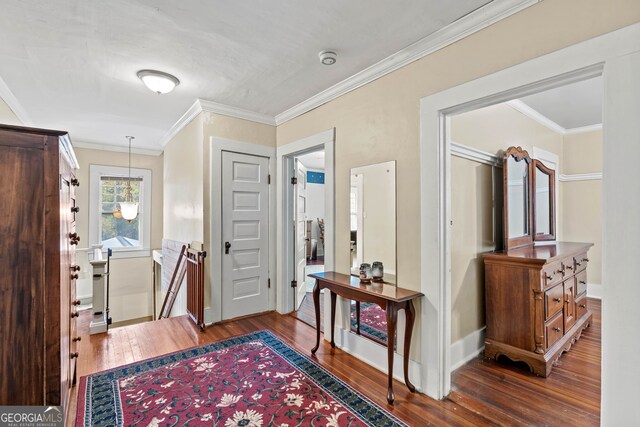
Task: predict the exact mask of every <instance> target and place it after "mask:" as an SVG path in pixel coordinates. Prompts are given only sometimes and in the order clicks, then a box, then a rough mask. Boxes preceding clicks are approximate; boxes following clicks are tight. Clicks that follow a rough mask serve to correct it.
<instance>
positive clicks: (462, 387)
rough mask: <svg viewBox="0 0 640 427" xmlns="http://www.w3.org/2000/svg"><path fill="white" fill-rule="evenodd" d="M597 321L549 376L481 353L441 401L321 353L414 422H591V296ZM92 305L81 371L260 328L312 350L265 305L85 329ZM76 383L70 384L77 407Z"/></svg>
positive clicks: (286, 319) (289, 319)
mask: <svg viewBox="0 0 640 427" xmlns="http://www.w3.org/2000/svg"><path fill="white" fill-rule="evenodd" d="M589 306H590V309H591V310H592V311H593V313H594V321H593V324H592V325H591V327H589V328H587V329H586V331H585V332H584V333H583V334H582V337H581V338H580V340H579V341H577V342H576V343H575V344H574V346H573V347H572V349H571V351H570V352H568V353H565V354H564V355H563V356H562V357H561V358H560V360H559V362H558V364H557V365H556V367H555V368H554V370H553V372H552V373H551V375H550V376H549V377H548V378H539V377H536V376H534V375H532V374H530V373H529V371H528V369H526V368H524V367H522V366H521V365H519V364H515V363H507V362H505V363H503V362H501V363H496V362H492V361H485V360H483V359H482V358H481V357H479V358H477V359H474V360H472V361H471V362H470V363H468V364H467V365H465V366H463V367H461V368H460V369H458V370H457V371H455V372H454V374H453V378H452V388H453V391H452V392H451V394H450V395H449V397H448V398H447V399H445V400H442V401H437V400H433V399H430V398H428V397H426V396H425V395H421V394H412V393H410V392H409V391H408V390H407V388H406V387H405V386H404V385H403V384H402V383H400V382H396V383H395V386H394V390H395V392H396V403H395V405H389V404H387V401H386V374H385V373H383V372H380V371H378V370H376V369H374V368H372V367H370V366H369V365H366V364H365V363H363V362H361V361H360V360H358V359H356V358H354V357H352V356H350V355H349V354H347V353H345V352H343V351H341V350H339V349H332V348H331V346H330V345H329V344H328V343H327V342H326V341H323V342H322V343H321V345H320V348H319V349H318V352H317V358H316V360H317V361H318V363H320V364H321V365H323V366H324V367H325V368H327V369H329V370H330V371H331V372H333V373H334V374H335V375H336V376H337V377H339V378H340V379H342V380H343V381H345V382H346V383H347V384H349V385H351V386H352V387H354V388H355V389H357V390H359V391H360V392H361V393H363V394H365V395H366V396H367V397H369V398H370V399H371V400H373V401H374V402H376V403H377V404H378V405H380V406H382V407H383V408H386V409H387V410H388V411H390V412H392V413H393V414H395V415H396V416H397V417H398V418H400V419H402V420H404V421H405V422H407V423H408V424H409V425H412V426H427V425H440V426H495V425H535V426H543V425H544V426H570V425H574V426H590V425H594V426H596V425H599V422H600V415H599V414H600V301H594V300H590V301H589ZM90 320H91V319H90V316H89V312H88V311H87V312H83V313H82V314H81V316H80V318H79V325H78V327H79V330H80V332H81V334H82V337H83V339H82V341H81V342H80V346H79V352H80V357H79V359H78V378H79V377H80V376H83V375H87V374H91V373H94V372H98V371H101V370H105V369H109V368H113V367H116V366H119V365H123V364H126V363H132V362H135V361H138V360H142V359H146V358H150V357H154V356H159V355H162V354H166V353H169V352H173V351H177V350H181V349H185V348H189V347H193V346H197V345H202V344H206V343H210V342H212V341H217V340H221V339H224V338H228V337H231V336H234V335H241V334H245V333H249V332H253V331H256V330H260V329H269V330H271V331H273V332H275V333H276V334H278V335H279V336H280V337H281V338H282V339H284V340H285V341H286V342H288V343H289V344H291V345H293V346H294V347H295V348H297V349H298V350H299V351H301V352H303V353H305V354H309V353H310V349H311V347H313V345H314V341H315V333H314V332H315V331H314V329H313V328H311V327H310V326H309V325H307V324H305V323H303V322H300V321H298V320H297V319H295V318H294V317H293V316H289V315H284V316H283V315H280V314H277V313H267V314H263V315H260V316H256V317H252V318H245V319H241V320H237V321H231V322H226V323H222V324H219V325H214V326H210V327H208V328H207V329H206V331H205V332H202V333H201V332H199V330H198V329H197V328H196V327H195V326H194V325H193V323H192V322H191V321H189V320H188V319H187V318H186V317H184V316H183V317H177V318H172V319H163V320H160V321H156V322H147V323H142V324H137V325H130V326H124V327H121V328H115V329H111V330H110V331H109V332H108V333H106V334H100V335H93V336H89V335H88V329H89V322H90ZM76 394H77V387H74V390H73V391H72V407H71V408H69V409H70V410H71V411H72V413H73V414H74V415H75V411H76Z"/></svg>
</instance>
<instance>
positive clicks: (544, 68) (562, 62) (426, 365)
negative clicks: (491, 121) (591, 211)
mask: <svg viewBox="0 0 640 427" xmlns="http://www.w3.org/2000/svg"><path fill="white" fill-rule="evenodd" d="M639 50H640V24H634V25H632V26H629V27H626V28H623V29H620V30H617V31H614V32H612V33H609V34H605V35H603V36H600V37H597V38H594V39H590V40H587V41H584V42H581V43H578V44H576V45H573V46H570V47H567V48H565V49H562V50H559V51H556V52H553V53H550V54H548V55H545V56H542V57H539V58H535V59H532V60H530V61H527V62H524V63H522V64H519V65H516V66H513V67H511V68H508V69H505V70H502V71H499V72H496V73H494V74H491V75H488V76H486V77H482V78H479V79H477V80H473V81H470V82H468V83H464V84H462V85H460V86H456V87H453V88H451V89H447V90H445V91H442V92H439V93H436V94H434V95H431V96H427V97H425V98H422V99H421V101H420V168H421V175H420V182H421V190H420V191H421V264H422V271H423V272H428V273H429V274H423V279H422V283H421V288H422V292H423V293H424V294H425V296H426V297H425V299H424V303H423V310H422V319H421V320H422V328H423V329H422V330H423V334H424V335H423V337H422V348H421V357H422V360H421V361H422V367H423V370H422V372H423V381H422V384H423V388H424V390H425V391H426V393H427V394H428V395H429V396H431V397H433V398H436V399H441V398H443V397H444V396H446V395H447V394H448V393H449V391H450V387H451V363H450V347H451V326H450V325H451V272H450V266H451V262H450V260H451V231H450V220H451V202H450V199H451V179H450V152H451V141H450V135H449V132H448V130H449V119H448V115H450V114H454V113H455V114H458V113H462V112H466V111H471V110H475V109H477V108H482V107H485V106H488V105H493V104H497V103H500V102H504V101H508V100H511V99H515V98H519V97H522V96H525V95H529V94H532V93H535V92H540V91H542V90H546V89H551V88H553V87H557V86H561V85H565V84H568V83H571V82H575V81H579V80H584V79H587V78H590V77H595V76H597V75H603V76H604V81H605V88H604V90H605V95H604V101H605V106H604V109H605V113H606V111H607V110H610V111H613V110H615V111H620V108H619V107H618V108H616V100H617V99H622V98H624V97H625V96H626V95H625V94H624V93H623V92H624V91H623V90H622V87H623V85H620V84H619V83H618V84H617V85H614V84H610V83H609V82H612V80H611V76H612V75H616V74H622V75H624V76H629V75H632V73H631V71H632V70H633V67H634V66H635V65H634V63H633V62H629V61H623V60H621V58H622V57H625V56H626V55H630V54H632V53H634V52H637V51H639ZM625 67H626V68H625ZM636 73H638V70H636ZM637 82H638V77H637V74H636V80H635V83H633V82H632V80H631V79H629V81H628V82H627V84H629V85H631V86H633V84H635V85H638V83H637ZM612 86H616V90H615V91H613V90H611V87H612ZM632 88H633V89H635V88H636V86H633V87H632ZM625 99H626V98H625ZM628 104H629V105H632V106H633V107H635V108H636V110H633V109H632V110H631V111H625V112H624V115H625V116H627V117H630V118H632V117H635V119H631V120H630V121H635V123H637V122H638V119H637V118H638V117H640V103H638V102H636V103H635V104H633V103H632V102H629V103H628ZM608 117H609V116H608V115H607V114H605V117H604V119H605V121H604V129H605V144H607V143H611V142H612V141H608V140H607V135H624V134H625V132H624V129H622V128H625V129H626V128H627V127H629V128H631V127H634V126H638V125H637V124H635V123H633V124H632V123H625V122H623V121H621V120H616V121H615V123H614V124H612V123H611V122H608V121H607V118H608ZM608 126H609V127H610V128H609V129H608V128H607V127H608ZM613 126H616V127H618V129H613V128H612V127H613ZM634 132H635V128H634V130H633V131H631V134H633V135H635V133H634ZM615 143H616V144H627V145H628V144H632V143H634V144H637V141H630V140H616V141H615ZM633 150H635V151H634V152H637V150H638V149H637V148H632V149H631V151H633ZM618 151H619V150H618ZM607 155H608V153H607V150H605V162H604V167H605V171H603V173H604V176H605V181H606V180H607V179H609V178H611V177H613V176H614V175H619V174H624V173H629V171H625V170H623V169H621V168H618V169H616V168H611V167H610V165H611V162H609V161H607V160H606V157H607ZM636 161H637V158H636ZM607 166H609V167H610V168H609V169H607ZM634 173H636V174H637V172H634ZM606 189H607V186H606V185H605V186H604V190H605V191H606ZM632 209H633V211H634V212H637V211H638V208H637V207H636V206H635V205H634V206H632ZM623 212H624V211H623ZM616 217H617V215H616V211H615V207H613V206H611V205H609V206H607V205H606V204H605V206H604V215H603V218H604V219H603V221H604V225H605V226H606V227H608V228H616V227H622V226H624V225H625V224H624V222H622V224H617V223H616V222H615V221H612V219H613V218H616ZM618 222H620V221H618ZM603 237H604V240H605V241H604V242H603V247H604V249H605V250H606V249H607V247H610V245H609V244H608V243H607V241H606V240H607V239H608V236H607V234H605V235H604V236H603ZM636 242H637V241H636ZM633 254H634V255H640V249H639V248H638V247H637V243H636V246H635V247H634V248H633ZM614 255H615V254H612V253H607V252H604V251H603V271H604V278H605V280H604V281H606V282H607V285H609V284H611V283H613V282H614V281H615V280H616V278H617V277H626V275H623V272H621V271H620V270H617V271H614V270H608V264H609V262H614ZM618 255H620V254H618ZM631 264H632V263H631ZM628 268H632V267H631V265H629V267H628ZM607 285H605V286H604V289H605V294H606V296H607V303H608V304H611V303H613V301H612V300H613V299H617V300H620V299H621V298H622V299H623V298H626V297H625V296H624V295H623V294H620V295H613V294H612V293H607V291H606V289H607V287H606V286H607ZM629 285H631V284H629ZM605 310H606V308H605ZM605 315H606V311H605V312H603V316H604V318H605V320H606V316H605ZM636 326H638V325H636ZM611 327H612V328H613V326H611ZM609 331H610V330H609V328H608V327H607V325H606V323H605V324H604V328H603V342H604V343H605V344H606V339H607V332H609ZM603 348H604V350H605V351H606V345H605V347H603ZM625 351H626V350H625ZM603 361H604V359H603ZM604 380H605V378H603V384H604V383H605V382H604ZM612 393H613V390H612V391H611V392H609V391H608V390H607V389H606V388H603V393H602V396H603V408H606V406H605V402H607V396H608V395H609V394H612ZM618 394H619V393H618ZM609 400H611V401H613V399H612V398H611V397H610V398H609ZM613 405H614V404H613V403H612V404H611V406H610V407H609V410H611V409H613V408H612V407H613ZM615 405H618V403H615ZM636 406H637V405H636ZM620 409H621V412H622V408H620Z"/></svg>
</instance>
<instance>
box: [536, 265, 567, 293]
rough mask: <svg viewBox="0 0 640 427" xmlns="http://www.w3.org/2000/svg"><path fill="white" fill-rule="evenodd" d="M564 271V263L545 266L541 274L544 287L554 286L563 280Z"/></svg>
mask: <svg viewBox="0 0 640 427" xmlns="http://www.w3.org/2000/svg"><path fill="white" fill-rule="evenodd" d="M562 271H563V269H562V263H560V262H556V263H553V264H549V265H547V266H546V267H545V268H543V269H542V271H541V272H540V274H541V275H542V283H543V284H544V288H548V287H549V286H553V285H555V284H557V283H560V282H562V279H563V277H564V275H563V274H562Z"/></svg>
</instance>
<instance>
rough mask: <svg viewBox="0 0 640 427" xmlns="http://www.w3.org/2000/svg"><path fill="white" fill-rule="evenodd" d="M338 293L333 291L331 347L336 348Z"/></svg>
mask: <svg viewBox="0 0 640 427" xmlns="http://www.w3.org/2000/svg"><path fill="white" fill-rule="evenodd" d="M336 297H337V295H336V293H335V292H333V291H331V347H332V348H336V343H335V341H334V340H333V334H334V332H335V330H336V328H335V325H336Z"/></svg>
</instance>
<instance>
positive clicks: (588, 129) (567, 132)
mask: <svg viewBox="0 0 640 427" xmlns="http://www.w3.org/2000/svg"><path fill="white" fill-rule="evenodd" d="M597 130H602V123H599V124H596V125H589V126H582V127H579V128H572V129H566V130H565V131H564V134H565V135H575V134H577V133H586V132H595V131H597Z"/></svg>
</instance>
